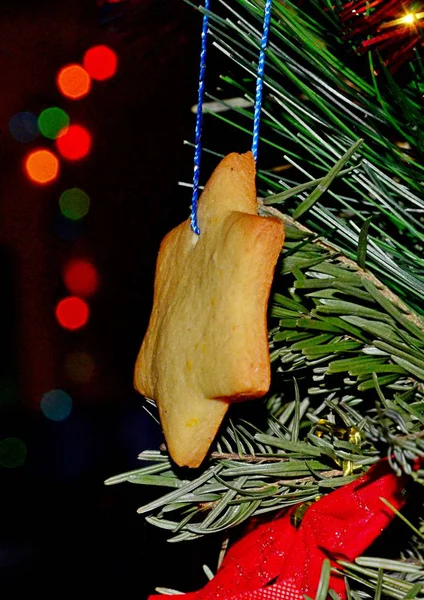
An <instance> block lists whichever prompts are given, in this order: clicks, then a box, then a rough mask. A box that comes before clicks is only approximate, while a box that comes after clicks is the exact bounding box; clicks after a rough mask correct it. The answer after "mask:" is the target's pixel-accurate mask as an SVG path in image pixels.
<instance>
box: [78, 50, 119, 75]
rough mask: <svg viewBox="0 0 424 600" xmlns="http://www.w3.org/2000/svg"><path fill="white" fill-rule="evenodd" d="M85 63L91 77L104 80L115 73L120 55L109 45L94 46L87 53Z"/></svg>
mask: <svg viewBox="0 0 424 600" xmlns="http://www.w3.org/2000/svg"><path fill="white" fill-rule="evenodd" d="M83 64H84V68H85V70H86V71H87V73H88V74H89V75H90V77H92V78H93V79H96V80H97V81H103V80H104V79H109V77H113V75H115V73H116V69H117V67H118V57H117V56H116V53H115V52H114V51H113V50H112V49H111V48H109V47H108V46H104V45H100V46H93V47H92V48H90V49H89V50H87V52H86V53H85V55H84V60H83Z"/></svg>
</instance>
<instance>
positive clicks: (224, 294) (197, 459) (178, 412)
mask: <svg viewBox="0 0 424 600" xmlns="http://www.w3.org/2000/svg"><path fill="white" fill-rule="evenodd" d="M197 217H198V223H199V227H200V235H196V234H195V233H194V232H193V231H192V229H191V226H190V219H187V220H186V221H185V222H184V223H181V225H179V226H178V227H176V228H175V229H173V230H172V231H170V232H169V233H168V234H167V235H166V236H165V238H164V239H163V241H162V243H161V246H160V250H159V256H158V261H157V266H156V275H155V288H154V299H153V309H152V313H151V317H150V322H149V326H148V328H147V332H146V335H145V337H144V340H143V343H142V346H141V349H140V352H139V354H138V357H137V361H136V365H135V375H134V384H135V387H136V389H137V390H138V391H139V392H141V393H142V394H143V395H145V396H146V397H148V398H151V399H154V400H155V401H156V403H157V405H158V409H159V416H160V420H161V425H162V428H163V432H164V435H165V440H166V444H167V447H168V450H169V453H170V455H171V457H172V458H173V460H174V461H175V462H176V463H177V464H178V465H180V466H189V467H197V466H199V465H200V463H201V462H202V461H203V459H204V457H205V456H206V454H207V452H208V450H209V447H210V444H211V442H212V441H213V439H214V437H215V435H216V433H217V430H218V428H219V426H220V424H221V421H222V419H223V418H224V415H225V413H226V411H227V409H228V406H229V403H230V402H231V401H234V400H243V399H248V398H256V397H260V396H262V395H264V394H265V393H266V392H267V391H268V389H269V385H270V359H269V349H268V332H267V320H266V312H267V304H268V298H269V293H270V288H271V283H272V279H273V274H274V269H275V264H276V261H277V258H278V255H279V253H280V250H281V247H282V245H283V241H284V226H283V223H282V222H281V221H280V220H279V219H276V218H271V217H261V216H258V215H257V200H256V187H255V162H254V159H253V156H252V154H251V153H250V152H248V153H246V154H241V155H240V154H235V153H233V154H229V155H228V156H227V157H225V158H224V159H223V160H222V161H221V163H220V164H219V165H218V167H217V168H216V169H215V171H214V173H213V174H212V176H211V178H210V179H209V181H208V183H207V185H206V187H205V189H204V191H203V193H202V195H201V197H200V199H199V204H198V212H197Z"/></svg>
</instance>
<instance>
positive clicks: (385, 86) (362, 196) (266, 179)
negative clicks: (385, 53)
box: [200, 0, 424, 313]
mask: <svg viewBox="0 0 424 600" xmlns="http://www.w3.org/2000/svg"><path fill="white" fill-rule="evenodd" d="M298 4H299V3H295V2H291V1H290V0H285V1H284V2H275V3H274V10H273V19H272V24H271V36H270V43H269V49H268V51H267V64H266V71H265V78H264V92H265V98H264V104H263V119H262V126H261V142H262V144H263V145H264V146H267V147H268V148H269V149H271V155H272V157H273V158H272V159H271V158H269V159H267V160H268V161H271V160H273V161H275V162H274V165H273V167H272V168H270V169H266V170H263V169H261V170H260V171H259V173H258V179H259V181H258V185H259V192H260V194H261V195H262V196H264V197H266V196H268V195H270V194H271V195H275V194H279V193H281V190H282V189H283V190H284V189H290V188H293V187H294V186H303V185H305V184H307V183H308V181H309V182H310V181H313V180H316V179H319V178H322V177H325V175H326V174H327V173H328V171H329V170H330V169H331V167H332V165H333V163H334V161H335V160H338V159H340V158H341V156H342V155H343V154H344V152H345V151H346V149H347V148H349V147H350V146H351V145H352V143H354V142H355V141H356V140H357V139H358V138H363V139H364V143H363V144H362V146H361V148H360V149H359V150H358V153H357V168H356V169H355V170H352V171H349V172H347V173H345V174H344V175H343V176H342V177H340V178H339V180H338V184H337V186H336V187H333V188H332V189H330V190H329V192H328V193H327V194H326V196H325V202H324V201H320V202H319V203H316V204H314V206H313V207H312V209H311V210H310V211H309V212H308V213H307V214H306V218H305V219H304V222H305V224H306V225H307V226H308V227H309V228H310V229H312V230H313V231H314V232H315V233H319V234H322V235H324V236H328V235H330V236H331V238H332V239H333V241H334V242H335V243H337V245H338V247H339V248H340V249H341V250H343V252H344V253H345V254H346V255H347V256H349V257H350V258H352V259H356V253H357V248H358V241H359V238H360V232H361V230H362V228H363V227H364V225H365V224H367V225H366V226H367V228H368V230H369V231H368V256H367V266H368V268H369V269H371V270H372V272H374V273H375V274H376V275H377V276H378V277H379V278H380V279H382V280H383V281H384V282H385V283H387V284H388V285H389V286H390V287H391V289H393V290H394V291H396V293H397V294H398V295H399V296H401V297H402V298H403V299H404V300H405V301H406V302H407V303H408V304H409V305H411V306H413V307H414V309H415V310H416V311H417V312H420V313H423V312H424V308H423V305H422V302H421V299H422V297H423V293H424V261H423V257H422V254H423V242H424V220H423V210H424V198H423V182H424V166H423V162H422V157H423V140H424V138H423V135H422V131H423V130H424V116H423V114H424V113H423V112H422V110H421V109H420V106H421V96H422V91H423V78H420V76H419V75H420V73H421V70H420V69H419V68H418V67H417V66H415V67H414V68H413V71H412V72H411V77H410V84H409V85H408V86H407V87H401V86H400V85H399V84H398V83H397V82H396V81H395V80H394V79H393V78H392V77H391V75H390V74H389V73H388V72H387V71H386V70H384V72H383V73H382V74H381V75H380V76H379V78H377V77H376V76H375V75H374V62H375V61H376V60H377V58H376V56H374V55H372V54H369V56H368V57H357V56H355V55H354V54H353V52H352V51H351V48H350V47H349V45H348V44H346V43H344V42H343V39H342V31H341V23H340V22H339V20H338V18H337V14H336V12H334V9H333V8H331V7H330V6H329V5H327V3H323V2H319V1H318V0H314V1H313V2H310V3H307V4H306V5H305V8H304V9H303V10H302V8H300V7H299V5H298ZM214 6H215V12H212V13H210V31H211V37H212V39H213V43H214V46H216V47H217V48H218V49H219V50H220V51H221V52H222V53H224V54H225V56H226V57H227V58H228V62H229V69H228V72H230V68H231V69H232V71H233V73H234V74H231V75H229V74H228V73H226V74H224V75H222V77H221V80H222V85H223V88H224V91H225V94H226V95H227V96H228V94H232V95H237V96H240V95H242V96H245V97H246V98H247V99H250V100H252V95H253V89H254V77H255V71H256V63H257V58H258V49H259V44H260V38H261V23H262V18H263V2H262V1H261V0H235V1H234V2H232V3H231V5H228V4H227V3H226V2H224V0H216V2H215V3H214ZM200 10H203V9H201V8H200ZM411 68H412V67H411ZM236 76H237V77H236ZM223 93H224V92H223ZM211 98H212V96H211ZM213 98H214V99H215V100H219V99H218V98H215V97H213ZM224 104H225V103H224ZM228 109H229V110H228V112H224V113H223V112H215V113H213V115H214V118H217V119H220V120H221V121H223V122H224V123H227V124H229V125H230V126H231V127H235V128H237V129H238V130H239V131H243V132H244V133H245V134H246V143H247V145H248V144H249V140H250V137H251V119H252V111H251V110H249V109H245V108H237V107H234V106H232V105H228ZM207 123H208V122H205V129H207V126H208V125H207ZM282 162H283V164H281V163H282ZM304 194H305V192H304V191H303V190H302V189H301V187H300V189H299V190H298V193H297V194H296V195H295V196H292V195H290V201H288V198H284V197H281V196H280V199H279V200H278V202H283V208H284V212H285V213H287V214H291V215H293V213H296V211H297V209H298V206H299V203H300V202H302V201H303V200H304V197H305V196H304ZM274 201H275V202H276V201H277V200H276V199H275V200H274Z"/></svg>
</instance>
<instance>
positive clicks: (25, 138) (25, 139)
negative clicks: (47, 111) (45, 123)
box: [9, 112, 38, 144]
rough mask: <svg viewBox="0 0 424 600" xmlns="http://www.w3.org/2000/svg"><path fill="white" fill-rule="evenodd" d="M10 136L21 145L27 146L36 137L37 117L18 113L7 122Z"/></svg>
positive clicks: (27, 113) (26, 113)
mask: <svg viewBox="0 0 424 600" xmlns="http://www.w3.org/2000/svg"><path fill="white" fill-rule="evenodd" d="M9 131H10V135H11V136H12V137H13V139H15V140H16V141H17V142H20V143H21V144H28V143H29V142H32V141H33V140H35V138H36V137H37V135H38V124H37V117H36V116H35V115H34V114H33V113H32V112H20V113H17V114H16V115H13V117H12V118H11V119H10V121H9Z"/></svg>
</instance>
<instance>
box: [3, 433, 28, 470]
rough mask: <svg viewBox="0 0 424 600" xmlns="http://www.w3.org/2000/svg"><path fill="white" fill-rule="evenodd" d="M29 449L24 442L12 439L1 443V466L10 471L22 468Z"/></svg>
mask: <svg viewBox="0 0 424 600" xmlns="http://www.w3.org/2000/svg"><path fill="white" fill-rule="evenodd" d="M27 452H28V451H27V447H26V445H25V444H24V442H23V441H22V440H20V439H19V438H16V437H10V438H6V439H4V440H2V441H1V442H0V465H1V466H2V467H6V468H8V469H15V468H16V467H21V466H22V465H23V464H24V462H25V459H26V457H27Z"/></svg>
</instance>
